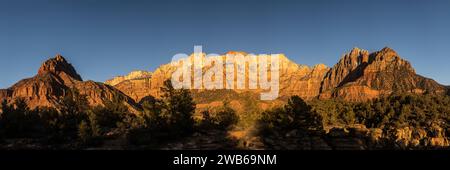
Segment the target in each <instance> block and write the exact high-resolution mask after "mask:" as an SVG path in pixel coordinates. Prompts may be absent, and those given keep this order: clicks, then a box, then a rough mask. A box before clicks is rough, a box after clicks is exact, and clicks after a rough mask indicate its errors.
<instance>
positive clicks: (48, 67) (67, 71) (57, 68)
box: [38, 54, 82, 81]
mask: <svg viewBox="0 0 450 170" xmlns="http://www.w3.org/2000/svg"><path fill="white" fill-rule="evenodd" d="M46 73H52V74H54V75H58V76H60V77H61V76H63V75H67V76H69V77H71V78H73V79H75V80H78V81H82V79H81V76H80V75H79V74H78V73H77V72H76V70H75V68H74V67H73V66H72V64H70V63H68V62H67V60H66V59H65V58H64V57H63V56H62V55H61V54H56V55H55V57H54V58H50V59H48V60H47V61H45V62H44V63H43V64H42V65H41V67H40V68H39V71H38V75H43V74H46ZM64 77H65V76H64Z"/></svg>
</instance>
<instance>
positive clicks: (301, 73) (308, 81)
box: [105, 51, 329, 101]
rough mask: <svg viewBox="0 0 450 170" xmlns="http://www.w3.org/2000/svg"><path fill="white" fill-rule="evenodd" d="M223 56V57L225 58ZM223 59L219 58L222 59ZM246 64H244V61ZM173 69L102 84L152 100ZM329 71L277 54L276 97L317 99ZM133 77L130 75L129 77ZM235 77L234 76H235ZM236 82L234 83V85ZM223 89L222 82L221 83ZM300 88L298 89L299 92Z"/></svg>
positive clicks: (117, 78) (207, 67) (247, 75)
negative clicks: (278, 89) (277, 94)
mask: <svg viewBox="0 0 450 170" xmlns="http://www.w3.org/2000/svg"><path fill="white" fill-rule="evenodd" d="M226 54H234V55H235V54H243V55H246V54H247V53H245V52H235V51H231V52H228V53H226ZM226 54H225V55H226ZM225 55H223V56H220V57H225ZM193 56H194V54H192V55H191V56H190V58H189V59H191V60H192V58H193ZM204 59H205V54H202V60H204ZM247 61H248V60H247ZM176 69H177V67H174V66H172V65H171V64H166V65H162V66H161V67H159V68H158V69H156V70H155V71H154V72H153V73H152V74H151V76H136V77H133V78H125V77H131V76H130V75H131V74H130V75H127V76H119V77H116V78H113V79H111V80H108V81H106V82H105V83H106V84H109V85H112V86H114V87H115V88H117V89H119V90H120V91H122V92H124V93H125V94H127V95H128V96H130V97H132V98H133V99H134V100H135V101H140V100H141V99H142V98H144V97H146V96H149V95H151V96H156V97H158V96H159V95H160V88H161V87H162V85H163V82H164V81H165V80H167V79H170V78H171V76H172V73H173V72H175V71H176ZM209 69H210V67H209V66H205V67H204V68H203V71H202V73H203V74H205V72H206V71H208V70H209ZM248 69H249V68H248V62H247V65H246V70H248ZM328 70H329V68H328V67H327V66H325V65H324V64H318V65H316V66H314V67H308V66H305V65H299V64H296V63H294V62H292V61H291V60H289V59H288V58H286V56H284V55H283V54H280V71H279V72H280V78H279V80H280V96H290V95H299V96H301V97H303V98H307V99H312V98H314V97H317V96H318V95H319V92H320V85H321V82H322V79H323V77H324V76H325V74H326V73H327V72H328ZM132 74H133V73H132ZM225 75H226V73H225V71H224V74H223V77H224V78H225V77H226V76H225ZM235 75H236V73H235ZM248 80H249V72H248V71H246V72H245V81H246V84H247V83H248ZM236 81H237V79H234V83H235V84H236ZM224 87H225V80H224ZM299 87H301V88H299ZM235 91H236V92H238V93H242V92H248V91H250V92H257V93H259V92H261V89H259V88H258V89H249V88H248V85H246V86H245V88H244V89H239V90H235Z"/></svg>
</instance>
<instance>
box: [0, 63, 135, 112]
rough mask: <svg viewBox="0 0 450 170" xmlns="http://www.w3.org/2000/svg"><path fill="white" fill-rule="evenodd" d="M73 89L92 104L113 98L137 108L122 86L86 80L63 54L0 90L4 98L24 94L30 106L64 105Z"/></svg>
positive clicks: (7, 99)
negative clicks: (31, 74) (66, 97)
mask: <svg viewBox="0 0 450 170" xmlns="http://www.w3.org/2000/svg"><path fill="white" fill-rule="evenodd" d="M72 90H76V91H78V92H79V93H80V94H81V95H85V96H86V99H87V100H88V102H89V105H91V106H97V105H104V104H105V103H106V102H109V101H119V102H123V103H124V104H125V105H126V106H128V107H129V108H130V111H132V112H136V108H135V103H134V101H133V100H132V99H131V98H129V97H128V96H126V95H125V94H123V93H122V92H120V91H119V90H117V89H115V88H113V87H111V86H109V85H106V84H103V83H97V82H93V81H82V78H81V76H80V75H79V74H78V73H77V72H76V71H75V69H74V67H73V66H72V65H71V64H70V63H68V62H67V61H66V59H65V58H64V57H62V56H61V55H56V56H55V57H54V58H51V59H49V60H47V61H45V62H44V63H43V64H42V65H41V67H40V68H39V71H38V74H37V75H35V76H34V77H31V78H28V79H24V80H21V81H19V82H18V83H16V84H14V85H13V86H11V87H10V88H8V89H2V90H0V101H2V100H6V101H8V102H13V101H14V100H15V99H18V98H22V99H24V100H25V101H26V103H27V104H28V107H30V108H31V109H34V108H36V107H54V108H59V107H60V106H61V102H62V101H61V100H62V99H63V98H64V97H65V96H66V95H68V93H70V92H71V91H72Z"/></svg>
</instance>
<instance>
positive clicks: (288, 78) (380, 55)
mask: <svg viewBox="0 0 450 170" xmlns="http://www.w3.org/2000/svg"><path fill="white" fill-rule="evenodd" d="M226 54H243V55H245V54H247V53H245V52H235V51H231V52H228V53H226ZM192 56H193V55H191V59H192ZM223 56H225V55H223ZM223 56H222V57H223ZM203 57H204V56H203ZM208 69H209V68H208V67H204V68H203V73H204V72H205V71H206V70H208ZM175 70H176V67H173V66H171V65H170V64H166V65H163V66H161V67H160V68H158V69H157V70H156V71H155V72H154V73H153V74H152V75H151V76H147V77H145V76H144V77H141V76H136V78H124V77H131V76H130V75H128V76H120V77H117V78H114V79H112V80H111V81H107V82H106V83H107V84H110V85H113V86H114V87H116V88H117V89H119V90H121V91H122V92H124V93H125V94H127V95H129V96H130V97H132V98H133V99H135V100H136V101H139V100H140V99H142V98H143V97H145V96H148V95H152V96H156V97H158V96H159V93H160V92H159V88H160V87H161V86H162V84H163V82H164V80H167V79H170V78H171V75H172V73H173V72H174V71H175ZM245 76H246V80H247V79H248V72H246V75H245ZM279 80H280V96H292V95H298V96H300V97H302V98H304V99H307V100H309V99H314V98H321V99H329V98H341V99H344V100H347V101H366V100H370V99H373V98H378V97H380V96H384V95H390V94H392V93H418V94H422V93H435V94H445V93H446V92H447V91H448V90H447V88H446V87H444V86H442V85H440V84H438V83H437V82H435V81H434V80H431V79H428V78H424V77H422V76H420V75H417V74H416V72H415V70H414V69H413V68H412V66H411V64H410V63H409V62H408V61H406V60H404V59H402V58H400V56H399V55H398V54H397V53H396V52H395V51H394V50H392V49H390V48H387V47H386V48H383V49H382V50H380V51H377V52H373V53H369V51H367V50H362V49H359V48H353V49H352V50H351V51H350V52H349V53H347V54H344V55H343V57H342V58H341V59H340V60H339V62H338V63H337V64H336V65H334V66H333V67H332V68H328V67H327V66H325V65H323V64H319V65H316V66H314V67H308V66H305V65H299V64H296V63H294V62H292V61H290V60H289V59H288V58H286V57H285V56H284V55H281V57H280V79H279ZM234 91H235V92H239V93H240V92H246V91H250V92H256V93H259V92H260V90H259V89H256V90H252V89H243V90H234ZM447 93H448V92H447ZM217 100H220V99H217Z"/></svg>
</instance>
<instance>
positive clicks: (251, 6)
mask: <svg viewBox="0 0 450 170" xmlns="http://www.w3.org/2000/svg"><path fill="white" fill-rule="evenodd" d="M194 45H203V49H204V52H207V53H224V52H226V51H229V50H240V51H247V52H251V53H255V54H263V53H284V54H286V55H287V56H288V57H289V58H291V59H292V60H294V61H295V62H297V63H301V64H307V65H314V64H318V63H325V64H326V65H328V66H333V65H334V64H335V63H336V62H337V61H338V60H339V58H340V57H341V55H342V54H343V53H345V52H348V51H349V50H350V49H351V48H353V47H360V48H363V49H367V50H369V51H375V50H379V49H381V48H383V47H385V46H389V47H391V48H393V49H395V50H396V51H397V52H398V53H399V54H400V56H402V57H403V58H405V59H407V60H409V61H410V62H411V63H412V64H413V66H414V67H415V68H416V71H417V73H419V74H421V75H424V76H426V77H430V78H433V79H435V80H437V81H438V82H440V83H442V84H447V85H449V84H450V76H448V74H449V73H450V53H449V49H450V1H449V0H308V1H301V0H239V1H238V0H161V1H156V0H155V1H151V0H147V1H144V0H0V88H5V87H9V86H10V85H12V84H13V83H15V82H16V81H18V80H20V79H23V78H26V77H30V76H33V75H35V74H36V72H37V70H38V68H39V66H40V64H41V63H42V62H43V61H45V60H46V59H47V58H49V57H52V56H54V55H55V54H56V53H61V54H62V55H63V56H65V57H66V58H67V59H68V60H69V61H70V62H71V63H72V64H73V65H74V66H75V68H76V69H77V71H78V72H79V74H81V76H82V77H83V78H84V79H90V80H95V81H104V80H106V79H109V78H111V77H113V76H116V75H123V74H126V73H128V72H130V71H132V70H136V69H140V70H149V71H153V70H154V69H156V68H157V67H158V66H159V65H161V64H165V63H168V62H169V61H170V60H171V58H172V56H173V55H174V54H177V53H192V52H193V47H194Z"/></svg>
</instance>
